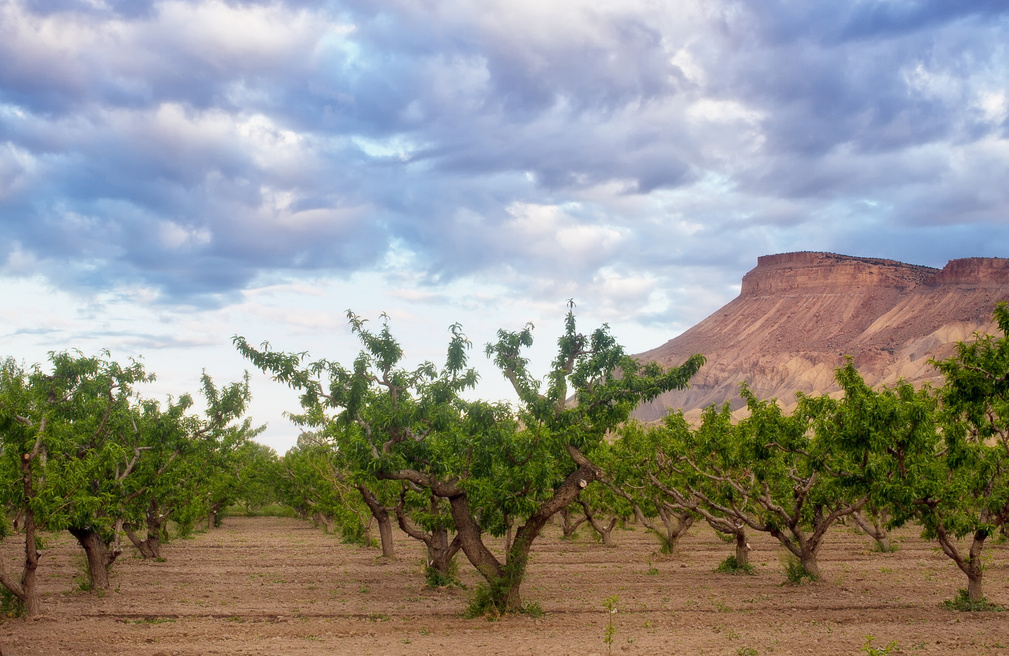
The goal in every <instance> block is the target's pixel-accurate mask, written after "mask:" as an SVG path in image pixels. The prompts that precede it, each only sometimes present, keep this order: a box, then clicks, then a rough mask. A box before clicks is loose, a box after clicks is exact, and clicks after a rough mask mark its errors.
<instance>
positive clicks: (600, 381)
mask: <svg viewBox="0 0 1009 656" xmlns="http://www.w3.org/2000/svg"><path fill="white" fill-rule="evenodd" d="M532 332H533V326H532V325H527V326H526V327H525V328H524V329H523V330H521V331H514V332H513V331H506V330H499V331H498V340H497V342H495V343H492V344H488V345H487V347H486V353H487V355H488V357H491V358H492V359H493V361H494V363H495V365H497V367H498V368H499V369H500V370H501V372H502V374H503V375H504V376H505V377H506V378H507V379H508V380H509V381H510V382H511V384H512V386H513V388H514V389H515V392H516V394H517V395H518V398H519V403H520V406H519V413H518V419H519V421H520V422H521V425H522V426H524V429H523V430H522V431H519V432H518V433H517V434H516V435H517V436H528V437H527V438H526V440H531V444H529V445H528V446H527V447H526V449H522V450H512V449H508V448H502V449H500V450H494V451H492V452H491V453H492V454H498V458H499V460H500V461H501V464H502V465H504V466H506V467H514V468H515V469H518V470H519V471H515V469H509V473H511V474H512V476H514V477H515V478H516V479H518V480H523V479H526V480H527V481H528V482H527V487H528V488H529V490H534V489H535V490H536V494H535V495H533V494H528V493H527V494H525V495H523V496H522V497H518V498H522V499H525V500H527V501H528V503H527V504H526V506H525V507H524V508H521V509H516V510H520V511H521V512H510V513H509V514H510V515H512V516H516V517H521V518H522V521H523V523H522V524H521V526H519V528H518V529H517V530H516V532H515V538H514V540H513V541H512V542H511V544H510V545H509V548H508V551H507V554H506V558H505V562H503V563H502V562H501V561H499V560H498V558H497V557H496V556H495V555H494V554H493V553H492V552H491V551H490V550H489V549H487V548H486V546H485V545H483V543H482V542H480V541H472V542H467V541H465V540H464V542H463V549H464V551H465V552H466V555H467V557H468V558H469V559H470V562H472V563H473V565H474V566H475V567H476V568H477V570H478V571H480V572H481V574H483V575H484V577H485V578H486V579H487V581H488V584H489V587H490V592H491V595H490V598H491V599H492V601H493V602H494V605H495V607H497V608H498V609H499V610H501V611H504V610H513V609H516V608H519V607H521V595H520V589H519V586H520V584H521V582H522V580H523V577H524V575H525V571H526V566H527V563H528V557H529V552H530V550H531V548H532V544H533V541H534V540H535V539H536V537H537V536H538V535H539V533H540V532H541V531H542V529H543V526H544V525H545V524H546V522H547V521H548V520H549V519H550V517H552V516H553V515H554V514H555V513H557V512H559V511H560V510H562V509H563V508H565V507H567V506H568V505H569V504H570V503H572V502H573V501H575V500H576V499H577V498H578V496H579V495H580V493H581V491H582V490H583V489H585V488H586V487H587V486H588V485H589V484H590V483H592V482H594V481H596V480H600V479H602V478H604V477H605V472H603V470H602V469H601V468H600V467H599V466H597V465H596V464H595V463H594V462H592V460H591V459H590V458H589V457H588V456H587V455H586V454H587V453H591V452H592V451H593V450H594V449H596V448H597V447H598V446H599V445H600V444H601V443H602V442H603V440H604V438H605V436H606V435H607V434H608V433H609V432H610V431H612V430H613V429H615V428H616V427H617V426H618V425H620V424H621V423H622V422H624V421H626V420H627V418H628V416H629V415H630V413H631V412H632V411H633V410H634V409H635V408H636V407H637V406H638V405H639V404H640V403H642V402H644V401H649V400H651V399H654V398H655V397H657V396H658V395H659V394H662V393H663V392H666V391H669V390H672V389H682V388H684V387H686V386H687V384H688V381H689V380H690V377H691V376H693V375H694V373H696V372H697V370H698V369H699V368H700V367H701V365H702V364H703V363H704V358H703V357H702V356H700V355H695V356H692V357H691V358H689V359H688V360H687V361H686V362H685V363H684V364H683V365H681V366H679V367H671V368H669V369H663V368H662V367H661V366H659V365H658V364H656V363H654V362H652V363H647V364H642V363H640V362H638V361H636V360H634V359H633V358H631V357H630V356H628V355H627V354H626V353H625V352H624V350H623V348H622V347H621V346H620V345H619V344H618V343H617V342H616V340H615V339H614V338H613V336H612V335H610V333H609V328H608V327H607V326H605V325H604V326H602V327H600V328H598V329H596V330H595V331H593V332H592V333H591V334H589V335H586V334H583V333H580V332H579V331H578V329H577V325H576V321H575V315H574V303H573V302H570V301H569V305H568V313H567V315H566V317H565V321H564V333H563V334H562V336H561V337H560V338H559V339H558V341H557V346H558V349H557V356H556V357H555V359H554V361H553V364H552V366H551V370H550V372H549V373H548V374H547V376H546V377H545V380H544V381H543V383H545V384H542V383H541V381H540V380H539V379H537V378H535V377H534V376H533V375H532V373H531V372H530V370H529V361H528V359H527V358H526V357H524V355H523V350H524V349H526V348H528V347H530V346H532V343H533V335H532ZM516 451H517V453H518V454H522V455H520V456H518V457H516V455H515V453H516ZM501 455H504V456H505V457H504V458H500V456H501ZM534 459H538V460H539V461H540V462H542V463H543V464H542V471H543V473H542V474H540V475H538V476H536V477H535V478H532V479H529V478H528V475H527V474H526V475H524V471H525V470H526V467H525V466H524V465H521V464H520V463H523V462H524V461H532V460H534ZM490 482H493V483H496V484H497V487H498V491H497V494H496V495H495V496H497V497H498V498H515V497H514V496H508V495H509V492H511V490H509V489H508V486H509V485H510V483H511V480H508V479H503V480H502V479H497V478H495V479H492V481H490ZM461 515H462V513H459V516H457V517H456V525H457V526H458V527H459V530H460V533H465V531H464V530H463V528H462V525H461V524H462V521H461V520H463V518H462V517H461ZM477 535H479V533H477Z"/></svg>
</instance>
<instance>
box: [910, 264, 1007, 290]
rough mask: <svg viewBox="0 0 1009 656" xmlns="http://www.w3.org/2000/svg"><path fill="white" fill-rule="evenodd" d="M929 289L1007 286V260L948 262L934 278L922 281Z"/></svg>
mask: <svg viewBox="0 0 1009 656" xmlns="http://www.w3.org/2000/svg"><path fill="white" fill-rule="evenodd" d="M924 284H926V285H928V286H930V287H938V286H940V285H966V286H971V287H997V286H1005V285H1007V284H1009V258H1004V257H965V258H963V259H961V260H950V261H949V262H947V263H946V266H944V267H943V268H942V271H939V272H938V273H936V274H935V275H934V276H932V277H931V278H929V279H928V280H925V281H924Z"/></svg>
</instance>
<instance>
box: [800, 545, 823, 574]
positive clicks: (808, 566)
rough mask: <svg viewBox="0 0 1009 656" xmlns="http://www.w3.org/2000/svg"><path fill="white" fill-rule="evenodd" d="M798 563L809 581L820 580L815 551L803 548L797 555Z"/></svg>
mask: <svg viewBox="0 0 1009 656" xmlns="http://www.w3.org/2000/svg"><path fill="white" fill-rule="evenodd" d="M799 562H801V563H802V569H803V571H804V572H806V574H807V575H808V576H809V578H810V580H812V581H819V580H820V564H819V563H818V562H817V560H816V552H815V551H813V550H812V549H808V548H805V547H803V548H802V549H801V554H800V555H799Z"/></svg>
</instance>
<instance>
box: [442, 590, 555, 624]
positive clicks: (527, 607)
mask: <svg viewBox="0 0 1009 656" xmlns="http://www.w3.org/2000/svg"><path fill="white" fill-rule="evenodd" d="M509 612H518V613H521V614H522V615H528V616H529V617H533V618H538V617H543V616H544V615H545V614H546V613H545V612H544V610H543V607H542V606H540V604H539V602H535V601H529V602H526V603H524V604H522V607H521V608H520V609H519V610H518V611H509ZM462 616H463V617H464V618H465V619H468V620H472V619H476V618H477V617H485V618H487V619H488V620H495V619H497V618H498V617H500V616H501V611H500V610H498V607H497V606H496V605H495V604H494V595H493V594H492V593H491V589H490V587H489V586H488V585H487V584H486V583H481V584H479V585H477V586H476V587H475V588H474V589H473V594H472V595H471V596H470V600H469V605H468V606H467V607H466V610H465V611H464V612H463V614H462Z"/></svg>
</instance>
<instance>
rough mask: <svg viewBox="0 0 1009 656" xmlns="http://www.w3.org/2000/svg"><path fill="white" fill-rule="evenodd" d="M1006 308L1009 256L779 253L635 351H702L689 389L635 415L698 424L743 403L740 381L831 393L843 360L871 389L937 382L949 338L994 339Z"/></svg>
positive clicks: (666, 360)
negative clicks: (924, 261)
mask: <svg viewBox="0 0 1009 656" xmlns="http://www.w3.org/2000/svg"><path fill="white" fill-rule="evenodd" d="M1000 301H1009V259H1005V258H981V257H977V258H968V259H961V260H952V261H950V262H949V263H948V264H947V265H946V266H945V267H943V268H942V269H935V268H932V267H926V266H917V265H913V264H904V263H902V262H895V261H893V260H880V259H870V258H861V257H850V256H846V255H836V254H832V253H808V252H803V253H783V254H779V255H766V256H764V257H761V258H759V259H758V260H757V266H756V268H755V269H753V270H752V271H750V272H749V273H747V274H746V275H745V276H744V277H743V282H742V287H741V291H740V294H739V296H738V297H737V298H736V299H735V300H733V301H731V302H730V303H729V304H727V305H725V306H724V307H722V308H721V309H720V310H718V311H717V312H715V313H714V314H712V315H711V316H709V317H708V318H707V319H705V320H704V321H702V322H701V323H699V324H697V325H696V326H694V327H693V328H691V329H690V330H688V331H686V332H684V333H683V334H682V335H680V336H678V337H676V338H674V339H671V340H670V341H668V342H666V343H665V344H663V345H662V346H660V347H658V348H656V349H653V350H651V351H648V352H646V353H641V354H639V355H638V356H636V357H638V358H639V359H641V360H652V361H656V362H659V363H661V364H663V365H667V366H668V365H674V364H679V363H680V362H682V361H683V360H684V359H685V358H686V357H687V356H689V355H691V354H693V353H702V354H704V356H705V357H706V358H707V364H705V365H704V367H702V368H701V370H700V372H698V374H697V375H696V376H695V377H694V378H693V380H692V381H691V384H690V388H689V389H687V390H684V391H679V392H671V393H668V394H665V395H663V396H661V397H660V398H658V399H657V400H656V401H654V402H652V403H650V404H648V405H645V406H642V407H641V408H639V409H638V411H637V413H636V416H637V417H638V418H639V419H641V420H644V421H652V420H655V419H658V418H660V417H662V416H663V415H664V414H666V412H667V409H677V408H678V409H682V410H683V411H684V413H685V414H686V415H687V416H688V417H696V416H697V415H698V414H699V413H700V411H701V410H702V409H703V408H705V407H707V406H709V405H711V404H718V405H721V404H722V403H725V402H726V401H728V402H730V403H731V404H732V407H733V409H736V408H739V407H740V406H742V401H741V399H740V398H739V384H740V383H741V382H743V381H746V382H747V384H749V386H750V388H751V389H752V390H753V391H754V392H755V393H756V395H757V396H758V397H759V398H764V399H769V398H777V399H778V400H779V402H780V403H781V404H782V405H783V406H785V407H786V408H789V407H791V406H792V405H794V402H795V393H796V392H797V391H802V392H806V393H809V394H822V393H830V392H835V391H837V389H838V388H837V385H836V384H835V382H834V370H835V369H836V368H837V367H838V366H840V365H842V364H843V363H844V360H845V357H847V356H850V357H852V358H853V359H854V363H855V366H856V367H857V368H858V370H859V372H860V373H861V374H862V376H863V377H864V378H865V380H866V382H867V383H869V384H870V385H873V386H877V385H881V384H886V385H893V384H894V383H896V382H897V381H898V380H901V379H903V380H906V381H909V382H912V383H915V384H922V383H925V382H932V383H941V376H939V374H938V372H936V370H935V369H934V368H933V367H932V365H931V364H929V360H930V359H932V358H936V359H942V358H946V357H949V356H950V355H951V354H952V353H953V351H954V347H955V344H956V342H958V341H963V340H969V339H972V338H973V335H974V333H976V332H992V331H994V330H995V329H996V327H995V325H994V323H993V322H992V311H993V310H994V308H995V305H996V304H997V303H999V302H1000Z"/></svg>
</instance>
